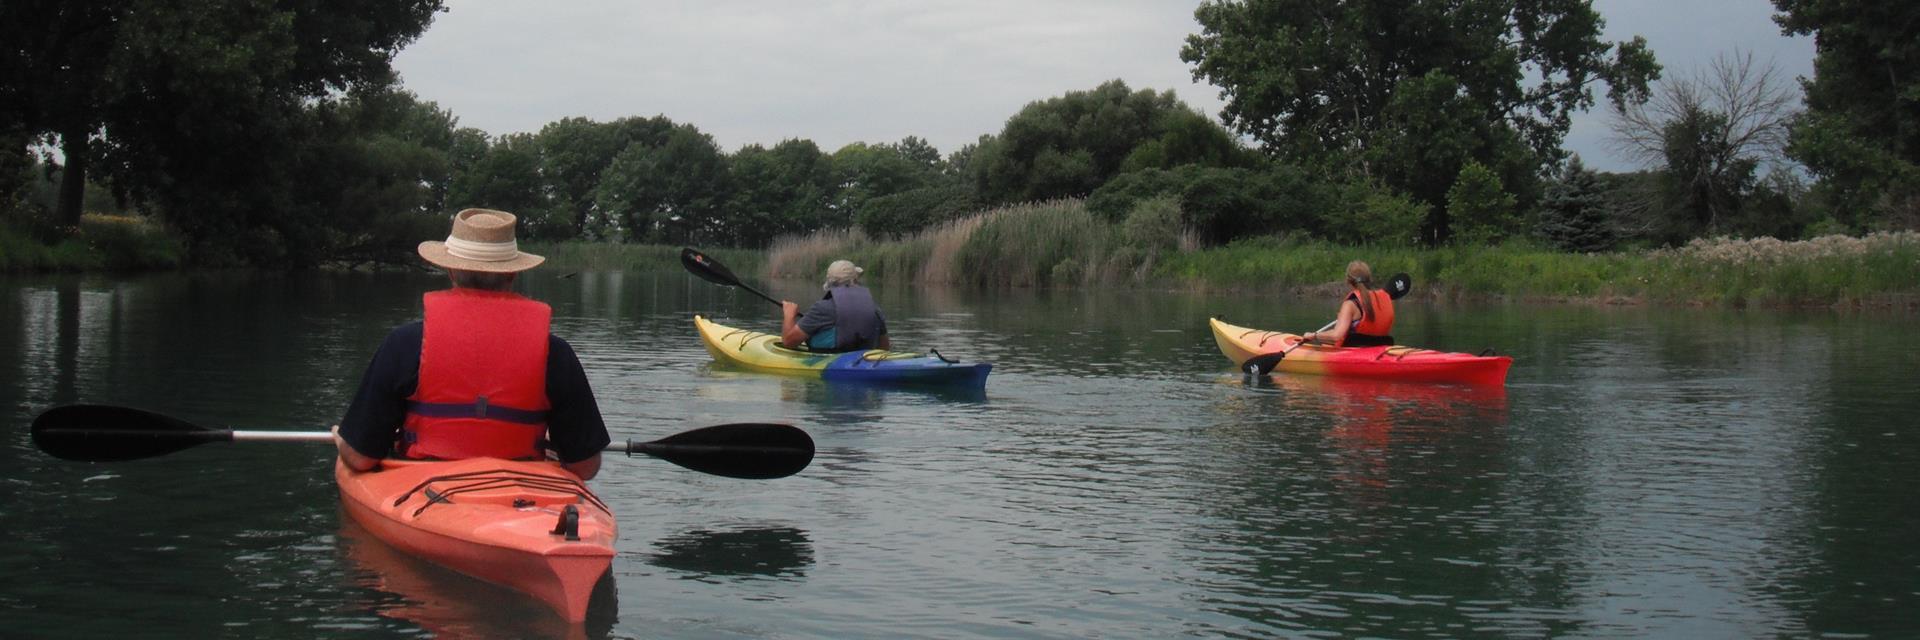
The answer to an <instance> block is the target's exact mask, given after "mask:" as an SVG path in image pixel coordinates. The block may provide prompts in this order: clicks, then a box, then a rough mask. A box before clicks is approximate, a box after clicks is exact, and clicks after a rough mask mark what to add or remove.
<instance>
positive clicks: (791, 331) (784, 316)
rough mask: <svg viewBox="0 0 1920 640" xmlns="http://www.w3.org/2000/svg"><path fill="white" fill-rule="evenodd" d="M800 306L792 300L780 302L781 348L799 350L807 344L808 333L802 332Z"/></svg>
mask: <svg viewBox="0 0 1920 640" xmlns="http://www.w3.org/2000/svg"><path fill="white" fill-rule="evenodd" d="M799 320H800V305H799V304H798V303H795V302H793V301H791V300H781V301H780V346H783V347H786V348H788V349H798V348H800V345H803V344H806V343H807V332H805V331H801V330H800V323H799Z"/></svg>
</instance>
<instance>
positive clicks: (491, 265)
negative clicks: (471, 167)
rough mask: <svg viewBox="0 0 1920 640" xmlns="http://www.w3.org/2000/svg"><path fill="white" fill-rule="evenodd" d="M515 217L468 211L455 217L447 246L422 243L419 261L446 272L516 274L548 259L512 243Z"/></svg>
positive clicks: (483, 211)
mask: <svg viewBox="0 0 1920 640" xmlns="http://www.w3.org/2000/svg"><path fill="white" fill-rule="evenodd" d="M513 227H514V217H513V214H511V213H507V212H505V211H494V210H492V209H467V210H464V211H461V212H460V213H456V214H453V233H452V234H450V235H448V236H447V240H446V241H445V242H441V241H439V240H428V241H426V242H422V243H420V257H422V258H426V259H427V262H431V263H433V264H434V265H435V266H439V267H441V268H444V269H458V270H461V271H485V272H489V273H515V272H519V271H526V270H528V269H532V268H534V267H536V266H539V264H540V263H542V262H545V261H546V260H547V259H546V258H542V257H540V256H536V255H533V254H531V253H524V252H522V251H520V245H519V243H517V242H515V241H514V239H513Z"/></svg>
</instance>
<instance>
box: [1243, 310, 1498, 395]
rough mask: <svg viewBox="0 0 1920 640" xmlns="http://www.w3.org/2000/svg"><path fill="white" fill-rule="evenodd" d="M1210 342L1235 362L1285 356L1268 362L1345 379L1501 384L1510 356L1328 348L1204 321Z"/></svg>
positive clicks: (1287, 369) (1398, 348)
mask: <svg viewBox="0 0 1920 640" xmlns="http://www.w3.org/2000/svg"><path fill="white" fill-rule="evenodd" d="M1208 324H1209V325H1210V326H1211V327H1212V328H1213V341H1214V343H1215V344H1217V345H1219V347H1220V352H1221V353H1223V354H1226V356H1227V359H1228V360H1232V361H1233V365H1234V366H1235V367H1239V366H1242V365H1244V364H1245V363H1246V362H1247V361H1248V360H1252V359H1253V358H1254V357H1256V356H1261V355H1267V354H1275V353H1280V352H1282V351H1285V352H1286V355H1285V356H1284V357H1282V358H1280V362H1279V363H1278V364H1276V365H1274V367H1273V371H1274V372H1275V373H1296V374H1312V375H1322V376H1338V377H1347V378H1371V379H1377V380H1398V381H1402V382H1451V383H1459V384H1476V385H1502V384H1506V382H1507V368H1508V367H1510V366H1512V365H1513V358H1510V357H1507V356H1477V355H1473V354H1470V353H1456V352H1448V351H1434V350H1431V349H1421V348H1418V347H1406V346H1397V345H1396V346H1390V347H1330V346H1323V345H1316V344H1306V345H1300V346H1298V348H1295V345H1298V344H1299V342H1300V336H1297V335H1294V334H1291V333H1280V332H1277V331H1263V330H1260V329H1249V328H1246V327H1239V326H1234V325H1231V324H1227V323H1225V322H1221V321H1220V319H1218V318H1212V319H1209V320H1208Z"/></svg>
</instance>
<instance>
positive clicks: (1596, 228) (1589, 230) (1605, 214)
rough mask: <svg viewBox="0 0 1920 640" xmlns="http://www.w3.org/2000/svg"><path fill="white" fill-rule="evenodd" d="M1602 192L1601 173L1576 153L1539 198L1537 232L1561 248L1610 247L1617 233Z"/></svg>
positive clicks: (1571, 249) (1585, 250)
mask: <svg viewBox="0 0 1920 640" xmlns="http://www.w3.org/2000/svg"><path fill="white" fill-rule="evenodd" d="M1603 191H1604V187H1603V186H1602V185H1601V184H1600V179H1599V176H1598V175H1596V174H1595V173H1594V172H1593V171H1590V170H1588V169H1587V167H1586V165H1583V164H1581V163H1580V157H1579V156H1574V158H1573V159H1572V160H1571V161H1569V162H1568V163H1567V168H1566V171H1565V172H1564V173H1563V174H1562V175H1561V178H1560V179H1559V180H1558V181H1555V182H1554V183H1553V184H1551V185H1548V187H1547V190H1546V195H1545V196H1544V197H1542V198H1541V199H1540V213H1539V227H1538V228H1537V229H1536V231H1535V232H1536V233H1537V234H1538V235H1539V236H1540V237H1541V238H1542V239H1544V240H1546V241H1547V242H1549V243H1551V244H1553V246H1554V247H1555V248H1558V249H1560V250H1561V251H1578V252H1582V253H1590V252H1595V251H1607V250H1611V249H1612V248H1613V245H1614V242H1616V241H1617V236H1616V234H1615V233H1614V230H1613V224H1612V220H1611V218H1612V216H1611V215H1610V212H1609V210H1608V206H1607V201H1606V199H1605V194H1604V193H1603Z"/></svg>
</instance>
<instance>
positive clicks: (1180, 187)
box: [1086, 163, 1335, 245]
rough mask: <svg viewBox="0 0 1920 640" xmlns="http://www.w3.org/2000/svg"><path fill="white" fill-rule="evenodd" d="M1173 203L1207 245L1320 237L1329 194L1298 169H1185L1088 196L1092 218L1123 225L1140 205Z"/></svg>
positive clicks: (1131, 176) (1148, 173)
mask: <svg viewBox="0 0 1920 640" xmlns="http://www.w3.org/2000/svg"><path fill="white" fill-rule="evenodd" d="M1157 197H1171V198H1174V199H1175V201H1176V203H1177V204H1178V207H1177V208H1178V210H1179V211H1180V216H1181V226H1182V227H1184V228H1186V229H1191V230H1192V231H1193V232H1194V234H1195V235H1196V236H1198V238H1199V239H1200V240H1201V241H1202V242H1205V243H1207V244H1209V245H1217V244H1225V243H1228V242H1231V241H1233V240H1236V239H1239V238H1244V237H1249V236H1257V235H1267V234H1275V233H1287V232H1308V233H1312V232H1317V231H1320V230H1321V229H1322V222H1321V215H1322V213H1323V212H1324V211H1326V210H1327V209H1329V208H1330V207H1333V206H1334V204H1335V203H1334V202H1333V200H1332V198H1331V193H1330V192H1329V190H1328V189H1327V188H1325V187H1324V186H1323V185H1321V184H1318V183H1317V182H1316V181H1314V180H1312V179H1310V178H1309V177H1308V176H1307V175H1306V173H1305V172H1303V171H1301V170H1299V169H1298V168H1295V167H1292V166H1289V165H1285V164H1279V163H1275V164H1272V165H1263V166H1261V167H1260V168H1239V167H1206V166H1200V165H1185V166H1181V167H1179V168H1176V169H1173V170H1165V169H1147V170H1144V171H1135V172H1132V173H1124V174H1121V175H1119V176H1117V177H1115V178H1114V179H1113V180H1110V181H1108V182H1107V183H1106V184H1104V185H1101V187H1100V188H1099V189H1097V190H1095V191H1094V192H1093V194H1092V195H1090V196H1088V197H1087V201H1086V209H1087V211H1088V212H1089V213H1091V214H1093V215H1095V216H1098V217H1100V218H1103V219H1105V220H1107V221H1108V222H1115V223H1120V222H1122V221H1124V220H1125V219H1126V218H1127V217H1128V216H1130V215H1132V212H1133V211H1134V209H1135V208H1136V207H1138V206H1140V204H1141V203H1143V202H1145V201H1147V200H1151V199H1154V198H1157Z"/></svg>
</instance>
